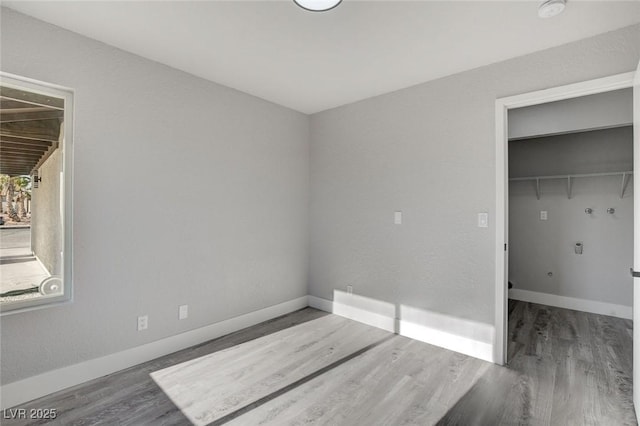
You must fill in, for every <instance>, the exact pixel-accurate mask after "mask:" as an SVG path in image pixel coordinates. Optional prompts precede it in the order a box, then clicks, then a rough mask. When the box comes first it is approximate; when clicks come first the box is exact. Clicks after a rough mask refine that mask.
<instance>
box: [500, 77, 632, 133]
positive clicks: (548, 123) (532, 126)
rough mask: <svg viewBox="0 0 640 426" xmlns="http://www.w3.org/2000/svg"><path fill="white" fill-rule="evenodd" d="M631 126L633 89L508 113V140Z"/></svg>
mask: <svg viewBox="0 0 640 426" xmlns="http://www.w3.org/2000/svg"><path fill="white" fill-rule="evenodd" d="M631 124H633V89H631V88H628V89H620V90H614V91H611V92H604V93H598V94H596V95H590V96H582V97H579V98H573V99H565V100H562V101H557V102H550V103H546V104H542V105H533V106H530V107H525V108H517V109H512V110H510V111H509V139H517V138H528V137H533V136H542V135H552V134H560V133H568V132H576V131H583V130H588V129H600V128H607V127H619V126H625V125H627V126H628V125H631Z"/></svg>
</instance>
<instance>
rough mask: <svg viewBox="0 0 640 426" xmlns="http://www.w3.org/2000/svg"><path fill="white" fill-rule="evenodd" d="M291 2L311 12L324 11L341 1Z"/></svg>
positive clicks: (294, 0) (313, 0) (300, 0)
mask: <svg viewBox="0 0 640 426" xmlns="http://www.w3.org/2000/svg"><path fill="white" fill-rule="evenodd" d="M293 2H294V3H295V4H297V5H298V6H300V7H301V8H303V9H305V10H310V11H311V12H325V11H327V10H331V9H333V8H334V7H336V6H337V5H339V4H340V3H342V0H293Z"/></svg>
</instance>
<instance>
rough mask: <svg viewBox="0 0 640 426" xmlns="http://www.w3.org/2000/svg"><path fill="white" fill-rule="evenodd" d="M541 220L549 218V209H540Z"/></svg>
mask: <svg viewBox="0 0 640 426" xmlns="http://www.w3.org/2000/svg"><path fill="white" fill-rule="evenodd" d="M540 220H547V211H546V210H540Z"/></svg>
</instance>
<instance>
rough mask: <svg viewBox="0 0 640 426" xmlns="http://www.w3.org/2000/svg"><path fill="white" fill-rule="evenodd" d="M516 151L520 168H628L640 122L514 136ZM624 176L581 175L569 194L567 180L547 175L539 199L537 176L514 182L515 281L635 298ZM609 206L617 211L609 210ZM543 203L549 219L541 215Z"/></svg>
mask: <svg viewBox="0 0 640 426" xmlns="http://www.w3.org/2000/svg"><path fill="white" fill-rule="evenodd" d="M509 157H510V162H509V166H510V172H512V173H513V175H514V176H537V175H558V174H569V173H597V172H609V171H629V170H632V169H633V164H632V159H633V128H631V127H626V128H620V129H611V130H600V131H592V132H586V133H578V134H572V135H564V136H555V137H546V138H537V139H532V140H522V141H517V142H511V143H510V144H509ZM621 181H622V178H621V177H590V178H576V179H574V180H573V188H572V197H571V199H568V198H567V182H566V181H565V180H545V181H541V196H540V200H538V199H537V198H536V195H535V190H534V186H533V183H532V182H531V181H524V182H522V181H515V182H511V183H510V185H509V246H510V247H511V249H510V251H509V280H511V281H512V282H513V283H514V286H515V288H517V289H521V290H529V291H536V292H542V293H548V294H555V295H560V296H569V297H575V298H579V299H588V300H595V301H600V302H607V303H615V304H619V305H627V306H631V301H632V297H633V282H632V278H631V276H630V275H629V267H630V266H631V265H632V264H633V183H632V182H629V185H628V187H627V190H626V191H625V197H624V198H623V199H620V188H621ZM587 207H589V208H592V209H593V211H594V212H593V214H592V215H587V214H586V213H585V212H584V210H585V208H587ZM608 207H613V208H615V214H613V215H610V214H607V213H606V210H607V208H608ZM541 210H545V211H547V212H548V220H546V221H542V220H540V211H541ZM576 242H582V243H583V244H584V251H583V254H582V255H576V254H575V252H574V244H575V243H576ZM548 272H552V276H551V277H549V276H548V275H547V273H548Z"/></svg>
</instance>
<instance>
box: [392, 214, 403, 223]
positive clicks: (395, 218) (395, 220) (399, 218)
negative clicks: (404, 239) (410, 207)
mask: <svg viewBox="0 0 640 426" xmlns="http://www.w3.org/2000/svg"><path fill="white" fill-rule="evenodd" d="M393 223H395V224H396V225H402V212H395V213H394V214H393Z"/></svg>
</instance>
